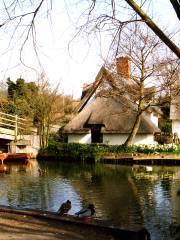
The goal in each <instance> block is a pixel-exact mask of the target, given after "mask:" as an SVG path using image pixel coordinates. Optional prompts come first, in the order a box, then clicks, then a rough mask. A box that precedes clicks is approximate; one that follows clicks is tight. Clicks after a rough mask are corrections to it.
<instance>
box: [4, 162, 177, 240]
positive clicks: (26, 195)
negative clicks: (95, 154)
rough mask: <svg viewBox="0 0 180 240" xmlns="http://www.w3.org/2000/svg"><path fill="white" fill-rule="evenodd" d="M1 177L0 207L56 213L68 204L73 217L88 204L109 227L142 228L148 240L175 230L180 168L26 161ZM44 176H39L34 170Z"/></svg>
mask: <svg viewBox="0 0 180 240" xmlns="http://www.w3.org/2000/svg"><path fill="white" fill-rule="evenodd" d="M7 167H8V168H9V172H8V173H0V205H7V206H18V207H26V208H35V209H42V210H48V211H53V212H56V211H57V210H58V208H59V206H60V205H61V203H62V202H64V201H66V200H67V199H70V200H71V202H72V209H71V211H70V214H74V213H75V212H76V211H78V210H79V209H80V208H81V207H82V206H84V205H86V204H87V203H89V202H92V203H94V204H95V207H96V217H97V218H100V219H105V220H107V221H109V224H110V225H114V226H120V227H121V226H123V227H128V226H134V225H137V224H140V225H143V226H145V227H146V228H147V229H148V230H149V232H150V233H151V238H152V239H153V240H155V239H157V240H161V239H168V240H169V239H173V237H174V234H175V232H176V231H177V228H176V227H177V226H179V227H180V196H177V195H176V193H177V191H178V190H179V189H180V166H178V167H165V166H152V167H151V166H137V165H136V166H135V165H134V166H124V165H96V166H94V165H78V164H71V163H70V164H64V163H61V162H59V163H58V162H39V163H38V162H37V161H30V162H29V163H28V164H27V165H14V164H13V165H12V164H11V165H10V164H9V165H7ZM39 167H40V168H41V169H42V170H43V171H44V173H43V175H39V172H38V168H39Z"/></svg>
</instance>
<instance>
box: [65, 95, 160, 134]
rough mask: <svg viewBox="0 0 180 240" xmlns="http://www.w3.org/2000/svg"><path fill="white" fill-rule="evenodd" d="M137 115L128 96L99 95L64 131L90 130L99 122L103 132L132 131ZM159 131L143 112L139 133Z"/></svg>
mask: <svg viewBox="0 0 180 240" xmlns="http://www.w3.org/2000/svg"><path fill="white" fill-rule="evenodd" d="M135 117H136V106H133V105H132V103H131V102H130V101H128V98H126V97H123V96H120V97H106V98H105V97H97V98H96V99H95V100H94V102H92V103H91V104H89V105H88V106H86V107H85V108H83V110H82V111H81V112H80V113H79V114H78V115H77V116H76V117H75V118H74V119H73V120H72V121H70V122H69V123H68V124H67V125H66V126H65V128H64V132H66V133H83V132H88V131H89V129H90V125H93V124H99V125H101V126H102V129H101V131H102V132H103V133H130V131H131V129H132V126H133V123H134V121H135ZM88 127H89V128H88ZM157 131H159V129H158V128H157V127H156V126H155V125H154V124H153V123H152V122H151V121H150V120H149V119H148V117H147V116H146V115H145V113H143V114H142V120H141V124H140V128H139V130H138V133H143V134H149V133H154V132H157Z"/></svg>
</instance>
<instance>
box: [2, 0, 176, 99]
mask: <svg viewBox="0 0 180 240" xmlns="http://www.w3.org/2000/svg"><path fill="white" fill-rule="evenodd" d="M7 2H8V1H7ZM89 2H90V1H89ZM119 2H120V3H121V2H123V1H119ZM88 6H89V5H88V1H85V0H84V1H77V3H76V1H75V0H74V1H73V0H64V1H59V0H53V5H52V10H51V11H49V15H47V11H46V9H47V8H46V7H47V6H44V8H42V11H41V12H40V13H39V15H38V16H37V19H36V25H35V26H36V42H35V44H36V48H37V52H35V51H34V47H33V44H32V41H31V38H28V39H27V41H26V42H25V45H24V47H23V49H22V51H21V47H22V45H23V43H24V40H25V36H26V32H25V33H24V35H23V34H22V32H23V31H24V29H25V27H26V26H27V22H28V20H29V19H30V18H28V17H27V18H26V19H25V20H24V22H23V21H22V22H21V24H20V25H19V28H17V29H15V28H14V26H15V25H14V23H12V22H10V23H9V24H8V25H7V26H6V28H3V29H0V54H1V58H0V66H1V67H0V80H1V81H3V82H6V79H7V78H8V77H10V78H11V79H12V80H14V81H15V80H16V79H17V78H19V77H22V78H24V79H25V80H26V81H36V80H37V78H38V76H39V75H40V74H41V72H42V69H43V70H44V72H45V73H46V76H47V79H48V80H49V82H50V83H51V86H52V88H55V87H56V86H57V85H59V90H60V92H62V93H64V94H66V95H71V96H73V97H74V98H75V99H76V98H79V97H80V96H81V91H82V86H83V84H84V83H91V82H93V81H94V79H95V77H96V75H97V73H98V71H99V69H100V67H101V66H102V64H103V63H104V60H105V59H106V57H107V53H108V50H109V44H110V41H111V36H110V35H108V34H107V33H102V35H100V34H99V33H94V29H93V28H92V29H91V32H93V34H91V35H89V34H88V33H86V32H85V31H84V32H83V33H82V34H81V35H78V36H76V34H77V32H78V29H79V28H78V27H79V26H80V25H82V24H83V23H84V21H85V19H87V15H85V14H86V11H85V10H86V9H87V8H88ZM151 6H152V8H150V9H149V10H150V12H151V11H152V9H153V11H152V13H153V19H155V22H156V23H157V24H158V25H159V26H160V27H163V28H166V29H167V32H171V31H177V30H178V27H179V22H178V19H177V17H176V15H175V13H174V11H173V10H172V6H171V5H170V3H169V0H159V1H156V0H154V2H153V4H152V5H151ZM26 7H27V9H30V8H29V6H26ZM48 7H51V6H48ZM2 9H3V6H2V2H1V3H0V16H1V17H0V23H1V22H3V21H4V20H5V19H6V18H7V14H6V13H4V11H2ZM104 9H105V6H104ZM119 9H120V13H119V15H120V16H121V18H122V19H125V18H126V17H127V11H126V16H125V11H124V9H123V8H119ZM21 10H22V9H19V13H21V12H22V11H21ZM102 10H103V9H102V7H101V6H97V12H98V13H100V12H101V11H102ZM82 13H84V14H82ZM16 23H17V22H16ZM15 30H16V31H15ZM12 36H13V38H12ZM75 36H76V37H75ZM175 41H176V44H178V34H177V35H176V38H175ZM20 52H21V59H22V62H23V64H22V63H21V61H20Z"/></svg>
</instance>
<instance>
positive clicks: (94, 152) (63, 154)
mask: <svg viewBox="0 0 180 240" xmlns="http://www.w3.org/2000/svg"><path fill="white" fill-rule="evenodd" d="M118 153H145V154H150V153H151V154H156V153H180V145H175V144H163V145H159V144H156V145H132V146H130V147H125V146H123V145H103V144H79V143H61V142H56V141H54V142H51V143H50V144H49V146H48V147H47V148H44V149H41V150H40V152H39V156H38V157H39V158H42V159H45V158H53V159H62V160H68V161H70V160H73V161H74V160H76V161H84V160H86V161H88V160H89V161H91V162H92V161H98V160H100V159H103V157H104V156H105V155H106V154H118Z"/></svg>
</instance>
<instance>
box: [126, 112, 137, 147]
mask: <svg viewBox="0 0 180 240" xmlns="http://www.w3.org/2000/svg"><path fill="white" fill-rule="evenodd" d="M140 123H141V113H139V114H137V116H136V119H135V122H134V125H133V128H132V130H131V133H130V134H129V136H128V138H127V140H126V141H125V143H124V146H130V145H132V143H133V140H134V138H135V136H136V134H137V131H138V129H139V126H140Z"/></svg>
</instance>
